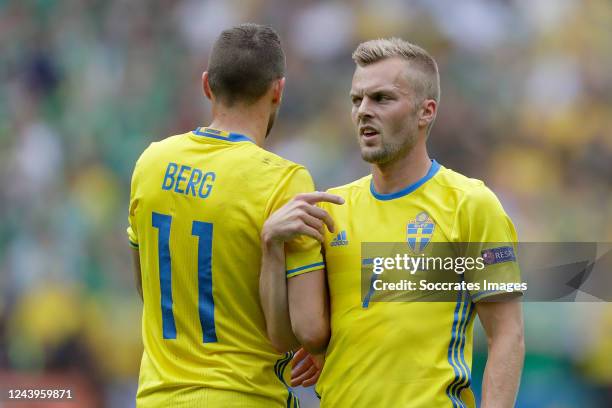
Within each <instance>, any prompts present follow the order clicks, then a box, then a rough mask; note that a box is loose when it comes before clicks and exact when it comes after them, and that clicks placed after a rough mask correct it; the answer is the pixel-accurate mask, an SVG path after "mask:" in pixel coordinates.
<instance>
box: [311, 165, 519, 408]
mask: <svg viewBox="0 0 612 408" xmlns="http://www.w3.org/2000/svg"><path fill="white" fill-rule="evenodd" d="M329 192H330V193H333V194H337V195H340V196H342V197H343V198H344V199H345V201H346V202H345V204H344V205H331V204H327V203H323V205H322V207H323V208H325V209H326V210H327V211H328V212H329V213H330V214H331V216H332V218H333V219H334V222H335V226H336V230H337V231H336V233H335V234H330V233H329V232H328V233H327V235H326V237H325V248H324V249H325V251H324V252H325V263H326V270H327V278H328V283H329V290H330V299H331V340H330V344H329V347H328V349H327V355H326V362H325V366H324V369H323V373H322V375H321V378H320V379H319V382H318V384H317V392H318V393H319V394H320V396H321V406H322V407H352V408H359V407H364V408H371V407H411V408H417V407H419V408H420V407H423V408H425V407H426V408H432V407H444V408H447V407H453V408H458V407H475V401H474V395H473V393H472V391H471V389H470V384H471V373H470V368H471V363H472V359H471V355H472V341H473V334H472V329H473V324H474V314H475V311H474V303H475V302H477V301H479V300H481V299H483V298H485V297H487V296H491V295H494V294H496V293H498V292H496V291H478V292H477V291H471V292H470V291H467V290H459V291H457V292H456V294H455V293H454V292H453V294H452V296H453V297H452V299H453V301H452V302H450V301H445V302H424V301H413V302H383V301H380V302H369V303H368V301H367V300H365V298H364V296H363V291H362V275H361V267H362V263H363V259H362V257H363V253H362V243H364V242H396V243H405V244H407V245H410V246H414V245H418V246H419V247H420V248H418V250H422V249H423V248H424V247H426V246H427V245H428V243H429V242H440V243H441V242H447V243H461V242H475V243H488V242H491V243H492V242H506V243H515V242H516V233H515V230H514V227H513V225H512V222H511V220H510V219H509V218H508V216H507V215H506V213H505V212H504V210H503V208H502V206H501V205H500V203H499V201H498V200H497V198H496V197H495V195H494V194H493V193H492V192H491V191H490V190H489V189H487V188H486V187H485V186H484V184H483V183H482V182H481V181H478V180H474V179H469V178H467V177H464V176H462V175H460V174H458V173H456V172H454V171H452V170H449V169H446V168H444V167H442V166H440V165H439V164H438V163H436V162H435V161H432V166H431V169H430V170H429V172H428V174H427V175H426V176H425V177H424V178H423V179H421V180H419V181H418V182H416V183H414V184H413V185H411V186H409V187H406V188H405V189H403V190H401V191H398V192H396V193H393V194H378V193H377V192H376V191H375V189H374V186H373V183H372V177H371V176H367V177H364V178H362V179H360V180H357V181H355V182H353V183H351V184H348V185H345V186H341V187H338V188H332V189H330V190H329ZM511 245H513V247H514V244H511ZM513 247H512V248H513ZM489 249H490V251H492V252H491V254H492V255H493V256H496V255H497V256H503V254H504V253H502V252H500V250H498V248H492V249H491V248H489ZM505 250H506V251H512V249H510V250H508V249H507V248H506V249H505ZM479 254H480V253H478V255H479ZM484 277H486V278H487V279H490V278H493V277H496V278H497V280H498V281H499V280H501V281H512V282H519V281H520V273H519V268H518V264H517V262H516V258H514V255H513V253H512V257H511V259H510V258H506V259H503V261H500V262H496V261H495V260H493V261H491V262H490V263H489V264H488V265H487V266H486V267H485V268H484V269H483V270H481V271H474V270H473V271H470V272H469V273H468V272H466V273H465V276H464V279H465V281H467V282H476V281H481V280H483V278H484Z"/></svg>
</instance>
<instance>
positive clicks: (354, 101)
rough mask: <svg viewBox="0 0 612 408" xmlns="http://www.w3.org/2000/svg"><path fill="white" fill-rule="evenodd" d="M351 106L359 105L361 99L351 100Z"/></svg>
mask: <svg viewBox="0 0 612 408" xmlns="http://www.w3.org/2000/svg"><path fill="white" fill-rule="evenodd" d="M351 101H352V102H353V105H359V104H360V103H361V98H351Z"/></svg>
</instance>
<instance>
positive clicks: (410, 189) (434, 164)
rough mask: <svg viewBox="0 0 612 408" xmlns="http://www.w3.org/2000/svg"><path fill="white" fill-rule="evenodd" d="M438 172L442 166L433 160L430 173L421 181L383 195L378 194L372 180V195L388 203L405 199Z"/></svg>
mask: <svg viewBox="0 0 612 408" xmlns="http://www.w3.org/2000/svg"><path fill="white" fill-rule="evenodd" d="M438 170H440V164H439V163H438V162H437V161H435V160H432V161H431V167H430V168H429V171H428V172H427V174H426V175H425V176H424V177H423V178H421V179H420V180H417V181H416V182H415V183H413V184H411V185H409V186H408V187H405V188H403V189H401V190H399V191H396V192H395V193H389V194H381V193H377V192H376V189H375V188H374V180H373V179H371V180H370V191H371V192H372V195H373V196H374V197H375V198H376V199H378V200H383V201H388V200H393V199H395V198H400V197H403V196H405V195H408V194H410V193H412V192H413V191H414V190H416V189H417V188H419V187H421V186H422V185H423V184H425V183H426V182H427V181H429V179H431V178H432V177H433V176H435V175H436V173H437V172H438Z"/></svg>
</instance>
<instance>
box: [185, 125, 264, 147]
mask: <svg viewBox="0 0 612 408" xmlns="http://www.w3.org/2000/svg"><path fill="white" fill-rule="evenodd" d="M192 133H193V134H194V135H197V136H204V137H210V138H213V139H219V140H225V141H228V142H251V143H255V142H253V140H252V139H250V138H249V137H247V136H245V135H241V134H240V133H230V132H226V131H224V130H219V129H213V128H209V127H197V128H196V129H195V130H194V131H193V132H192Z"/></svg>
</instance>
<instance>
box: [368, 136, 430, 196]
mask: <svg viewBox="0 0 612 408" xmlns="http://www.w3.org/2000/svg"><path fill="white" fill-rule="evenodd" d="M430 167H431V159H430V158H429V155H428V154H427V149H426V148H425V143H418V144H417V145H416V146H414V147H413V148H412V150H410V151H409V152H408V153H407V154H405V155H404V156H402V157H400V158H398V159H397V160H394V161H392V162H390V163H385V164H373V165H372V180H373V182H374V187H375V189H376V191H377V192H378V193H380V194H391V193H395V192H396V191H399V190H402V189H404V188H406V187H408V186H409V185H411V184H414V183H416V182H417V181H418V180H420V179H422V178H423V177H425V175H426V174H427V172H428V171H429V169H430Z"/></svg>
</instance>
